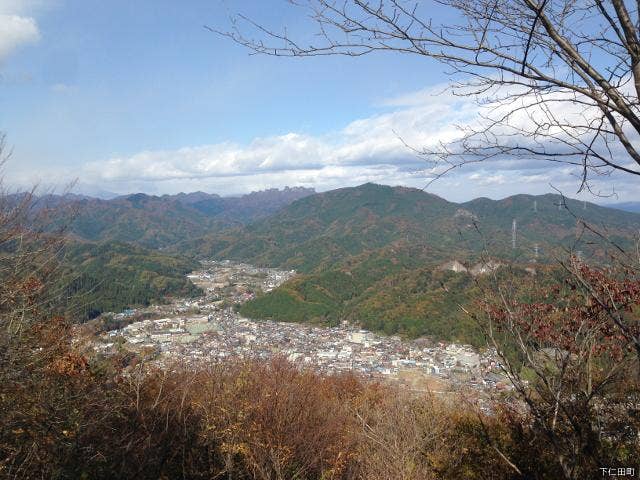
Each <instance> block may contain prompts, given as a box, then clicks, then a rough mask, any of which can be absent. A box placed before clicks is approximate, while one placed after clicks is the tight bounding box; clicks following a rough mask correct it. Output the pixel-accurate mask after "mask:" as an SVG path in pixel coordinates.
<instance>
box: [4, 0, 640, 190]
mask: <svg viewBox="0 0 640 480" xmlns="http://www.w3.org/2000/svg"><path fill="white" fill-rule="evenodd" d="M238 12H242V13H244V14H247V15H248V16H250V17H252V18H254V19H256V20H257V21H258V22H260V23H264V24H268V25H272V26H274V27H276V28H279V27H281V26H284V25H287V28H288V31H289V33H291V34H293V35H302V36H304V35H306V34H307V32H308V29H307V26H306V25H305V22H304V17H303V16H302V15H301V12H300V11H298V10H296V9H292V8H290V7H289V6H288V5H287V4H286V2H284V1H279V0H268V1H265V0H262V1H231V0H227V1H221V0H208V1H195V0H193V1H189V2H175V1H169V0H155V1H145V0H135V1H131V0H128V1H122V0H109V1H106V2H105V1H103V0H101V1H98V0H82V1H80V0H0V75H1V78H0V102H1V104H2V110H1V113H0V130H1V131H4V132H5V133H6V134H7V140H8V143H9V145H10V146H11V147H12V148H13V155H12V157H11V160H10V161H9V162H8V163H7V165H6V166H5V176H6V182H7V183H8V184H9V186H13V185H15V186H16V188H20V187H24V186H27V185H30V184H32V183H34V182H38V183H40V184H43V185H47V186H49V185H58V186H59V187H60V186H62V185H64V184H65V183H66V182H68V181H70V180H71V179H74V178H77V179H78V185H77V187H76V189H77V190H78V191H81V192H84V193H89V194H99V193H101V192H115V193H127V192H132V191H145V192H148V193H176V192H178V191H194V190H204V191H209V192H216V193H221V194H236V193H243V192H247V191H251V190H257V189H262V188H267V187H283V186H285V185H290V186H293V185H304V186H311V187H315V188H316V189H317V190H326V189H329V188H336V187H340V186H346V185H354V184H357V183H363V182H365V181H375V182H379V183H388V184H404V185H411V186H417V187H422V186H424V185H425V184H426V183H427V181H428V174H427V173H426V172H425V171H424V169H425V165H424V162H423V161H422V160H421V159H418V158H416V157H415V155H413V154H412V153H411V152H409V151H407V149H406V148H404V147H403V146H402V145H401V142H399V141H398V138H397V134H400V135H401V136H402V137H403V139H408V140H409V141H410V142H411V143H412V144H415V145H416V146H420V144H421V142H429V141H430V139H432V138H447V136H450V135H452V133H451V132H452V126H451V125H452V123H454V122H457V121H460V119H467V118H471V117H472V116H473V114H474V110H473V106H471V105H470V104H467V103H465V102H461V101H460V100H459V99H455V98H453V97H451V96H449V95H441V94H440V92H441V91H442V88H443V86H444V85H445V84H446V83H447V81H448V78H447V76H446V75H445V74H444V73H443V68H442V66H441V65H439V64H437V63H436V62H434V61H431V60H429V59H425V58H419V57H411V56H407V55H390V54H381V55H372V56H365V57H360V58H345V57H323V58H305V59H287V58H273V57H264V56H255V55H254V56H252V55H249V54H248V52H247V51H246V50H245V49H243V48H242V47H239V46H237V45H235V44H233V43H232V42H230V41H229V40H228V39H225V38H222V37H220V36H217V35H215V34H213V33H211V32H210V31H208V30H206V29H205V28H204V25H209V26H211V27H214V28H220V29H225V28H229V16H230V15H231V14H234V13H238ZM432 15H433V16H434V17H436V18H437V17H439V16H442V15H443V12H441V11H438V10H434V11H433V12H432ZM396 132H397V133H396ZM550 183H553V184H554V186H557V187H559V188H562V189H564V188H565V187H566V189H567V193H568V194H571V193H573V191H575V188H574V184H575V179H574V178H572V177H571V176H570V175H569V172H567V171H559V170H555V171H550V170H549V169H548V168H547V167H541V168H528V169H527V171H526V172H523V171H520V170H513V169H509V168H506V169H504V170H500V169H499V168H498V169H496V168H489V167H487V168H482V169H478V168H476V169H474V170H469V171H463V172H456V173H455V174H452V175H450V176H449V177H447V178H445V179H444V180H441V181H439V182H436V183H435V184H433V185H432V186H431V187H430V189H431V191H433V192H434V193H438V194H441V195H443V196H445V197H446V198H450V199H452V200H466V199H469V198H471V197H475V196H481V195H484V196H490V197H504V196H506V195H509V194H512V193H517V192H531V193H543V192H547V191H550V190H551V187H550V185H549V184H550ZM572 190H573V191H572ZM617 191H618V192H619V193H620V199H621V200H638V199H640V198H635V196H636V194H637V190H636V189H635V186H633V185H631V186H628V185H621V187H620V188H617Z"/></svg>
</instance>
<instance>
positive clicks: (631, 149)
mask: <svg viewBox="0 0 640 480" xmlns="http://www.w3.org/2000/svg"><path fill="white" fill-rule="evenodd" d="M289 3H290V4H291V5H292V6H294V7H298V8H301V9H303V10H304V11H306V12H307V14H308V16H309V18H310V20H311V21H312V22H313V24H314V25H315V29H316V34H317V35H315V36H314V37H313V39H312V40H308V39H307V40H303V39H298V38H293V36H292V35H290V34H289V33H287V30H286V29H285V30H283V31H282V32H279V31H277V30H275V29H272V28H270V27H268V26H265V25H262V24H258V23H256V22H255V21H254V20H252V19H250V18H248V17H246V16H243V15H241V14H239V15H236V16H235V17H233V18H232V22H233V23H232V25H233V26H232V28H231V29H228V30H222V31H220V30H215V29H212V30H214V31H217V32H218V33H220V34H222V35H225V36H227V37H229V38H231V39H232V40H234V41H235V42H237V43H239V44H241V45H244V46H245V47H247V48H249V49H251V50H252V51H253V52H256V53H259V54H266V55H276V56H291V57H307V56H322V55H346V56H360V55H366V54H370V53H374V52H397V53H402V54H411V55H419V56H422V57H429V58H433V59H437V60H439V61H440V62H442V63H443V64H444V65H445V66H446V67H447V69H448V73H450V77H451V79H452V84H451V88H452V90H453V92H454V93H455V94H457V95H464V96H472V97H475V99H476V101H477V102H478V103H479V105H480V107H481V112H482V113H481V114H480V118H479V120H478V122H476V123H473V124H472V125H466V126H464V127H460V128H461V132H460V135H459V137H457V139H456V140H454V141H452V142H450V143H446V144H445V143H442V144H440V145H439V146H437V147H436V148H430V147H429V148H421V147H420V148H416V151H418V152H419V153H420V154H422V155H424V156H425V157H427V158H428V159H429V160H430V161H432V162H434V171H435V172H436V174H437V176H439V175H442V174H444V173H446V172H448V171H450V170H452V169H455V168H458V167H460V166H463V165H465V164H468V163H471V162H482V161H485V160H490V159H492V160H501V161H511V162H517V161H521V162H528V161H531V160H540V159H542V160H546V161H549V162H558V163H560V164H563V165H565V166H566V165H567V164H568V165H571V166H574V167H575V168H576V169H579V170H578V171H579V172H580V175H581V180H580V182H579V183H580V190H582V189H585V188H589V186H590V180H592V179H593V178H595V176H597V175H607V174H610V173H611V172H614V171H620V172H626V173H628V174H631V175H640V149H639V147H638V140H639V139H640V104H639V96H640V32H639V26H638V24H639V23H640V4H639V3H638V2H631V1H625V0H582V1H575V0H433V1H431V2H423V1H415V0H411V1H406V0H337V1H336V0H290V1H289ZM434 8H439V9H444V11H445V12H446V16H447V17H448V18H454V19H456V20H453V21H451V23H446V24H440V23H437V22H434V21H433V20H432V19H431V18H430V16H431V13H430V12H432V11H433V9H434Z"/></svg>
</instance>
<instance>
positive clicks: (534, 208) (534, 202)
mask: <svg viewBox="0 0 640 480" xmlns="http://www.w3.org/2000/svg"><path fill="white" fill-rule="evenodd" d="M533 211H534V213H538V201H537V200H534V201H533Z"/></svg>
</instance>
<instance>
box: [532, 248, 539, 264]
mask: <svg viewBox="0 0 640 480" xmlns="http://www.w3.org/2000/svg"><path fill="white" fill-rule="evenodd" d="M539 254H540V247H539V246H538V244H537V243H535V244H534V245H533V258H534V261H536V262H537V261H538V255H539Z"/></svg>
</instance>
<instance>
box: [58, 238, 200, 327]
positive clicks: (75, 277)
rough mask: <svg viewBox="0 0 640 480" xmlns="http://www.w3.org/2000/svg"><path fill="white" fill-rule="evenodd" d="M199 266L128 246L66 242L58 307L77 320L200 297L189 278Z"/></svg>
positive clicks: (195, 262)
mask: <svg viewBox="0 0 640 480" xmlns="http://www.w3.org/2000/svg"><path fill="white" fill-rule="evenodd" d="M198 267H199V263H198V262H197V261H194V260H192V259H189V258H186V257H182V256H178V255H167V254H163V253H160V252H156V251H153V250H149V249H145V248H142V247H137V246H134V245H131V244H124V243H115V242H108V243H84V242H82V243H80V242H68V243H67V246H66V248H65V256H64V259H63V268H62V270H61V274H60V276H59V278H58V281H57V282H56V283H57V288H59V295H58V296H57V298H58V299H59V305H60V306H61V307H62V308H64V309H65V310H66V311H67V312H68V313H69V315H70V316H71V317H72V318H74V319H75V320H77V321H84V320H88V319H91V318H94V317H96V316H97V315H99V314H100V313H102V312H109V311H112V312H113V311H115V312H119V311H121V310H123V309H125V308H128V307H135V306H141V305H149V304H151V303H162V302H165V301H166V300H167V298H171V297H174V298H175V297H193V296H197V295H200V294H202V291H201V290H200V289H199V288H198V287H196V286H195V285H194V284H193V283H192V282H191V281H190V280H189V279H188V278H187V277H186V275H187V273H189V272H191V271H193V270H195V269H197V268H198Z"/></svg>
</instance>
